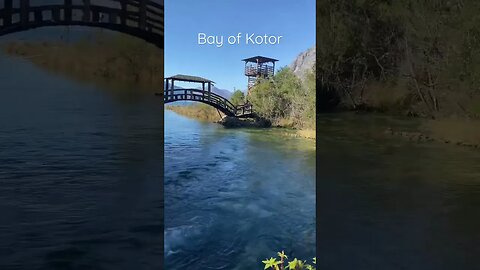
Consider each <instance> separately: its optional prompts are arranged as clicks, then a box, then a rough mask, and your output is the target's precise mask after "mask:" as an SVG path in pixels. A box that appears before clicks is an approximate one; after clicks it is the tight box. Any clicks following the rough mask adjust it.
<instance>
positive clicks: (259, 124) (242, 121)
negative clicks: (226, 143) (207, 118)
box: [218, 116, 272, 128]
mask: <svg viewBox="0 0 480 270" xmlns="http://www.w3.org/2000/svg"><path fill="white" fill-rule="evenodd" d="M218 123H219V124H221V125H223V126H224V127H226V128H242V127H243V128H249V127H250V128H268V127H271V126H272V123H271V122H270V121H269V120H267V119H265V118H261V117H253V118H237V117H232V116H224V117H223V118H222V120H220V121H219V122H218Z"/></svg>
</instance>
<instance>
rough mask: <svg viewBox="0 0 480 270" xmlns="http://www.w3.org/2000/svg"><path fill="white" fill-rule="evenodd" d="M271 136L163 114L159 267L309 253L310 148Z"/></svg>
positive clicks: (243, 265)
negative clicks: (162, 213) (161, 255)
mask: <svg viewBox="0 0 480 270" xmlns="http://www.w3.org/2000/svg"><path fill="white" fill-rule="evenodd" d="M272 133H275V132H274V131H269V130H229V129H224V128H222V127H221V126H218V125H215V124H203V123H199V122H196V121H194V120H189V119H186V118H183V117H181V116H178V115H176V114H174V113H173V112H170V111H167V112H166V113H165V228H166V229H165V256H166V262H165V263H166V266H165V268H166V269H186V268H189V269H261V268H263V265H262V263H261V260H262V259H265V258H266V257H270V256H275V255H276V251H279V250H281V249H285V250H286V252H288V255H292V256H298V257H302V258H307V259H308V258H311V257H313V256H314V255H315V151H314V150H313V149H312V148H311V147H300V146H301V144H310V142H302V141H301V140H298V139H290V138H285V137H281V136H278V135H275V134H272ZM298 148H305V149H298Z"/></svg>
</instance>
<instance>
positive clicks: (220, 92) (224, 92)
mask: <svg viewBox="0 0 480 270" xmlns="http://www.w3.org/2000/svg"><path fill="white" fill-rule="evenodd" d="M212 92H214V93H215V94H217V95H220V96H222V97H224V98H226V99H230V98H231V97H232V94H233V93H232V92H230V91H228V90H226V89H220V88H217V87H215V86H213V87H212Z"/></svg>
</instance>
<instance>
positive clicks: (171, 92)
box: [170, 79, 175, 100]
mask: <svg viewBox="0 0 480 270" xmlns="http://www.w3.org/2000/svg"><path fill="white" fill-rule="evenodd" d="M174 91H175V80H174V79H172V88H171V90H170V97H171V98H172V100H173V93H174Z"/></svg>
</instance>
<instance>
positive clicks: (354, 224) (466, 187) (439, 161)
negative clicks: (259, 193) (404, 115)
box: [317, 114, 480, 270]
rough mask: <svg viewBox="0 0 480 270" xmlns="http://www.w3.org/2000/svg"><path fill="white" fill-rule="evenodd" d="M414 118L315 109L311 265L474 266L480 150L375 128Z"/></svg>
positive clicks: (360, 269) (479, 236) (422, 269)
mask: <svg viewBox="0 0 480 270" xmlns="http://www.w3.org/2000/svg"><path fill="white" fill-rule="evenodd" d="M416 125H418V123H417V122H416V121H412V120H411V119H410V120H405V119H394V118H390V117H384V116H375V115H353V114H330V115H323V116H321V118H320V125H319V133H318V135H317V136H319V140H318V144H317V151H318V156H317V158H318V160H317V161H318V163H317V164H318V165H317V170H318V171H319V172H320V173H319V178H318V180H317V183H318V184H317V190H318V193H317V196H318V198H319V200H318V206H317V209H318V211H319V213H320V217H319V219H318V228H319V231H318V235H319V236H318V237H319V239H321V242H320V243H319V250H318V254H319V255H318V256H319V258H318V259H319V260H318V261H319V269H334V270H336V269H338V270H343V269H357V270H371V269H390V270H403V269H408V270H451V269H462V270H475V269H479V267H478V266H479V264H480V259H479V258H480V257H479V256H478V255H479V254H480V229H479V228H480V215H479V214H480V151H479V150H478V149H471V148H463V147H459V146H455V145H445V144H439V143H414V142H409V141H405V140H403V139H400V138H392V137H386V136H385V135H384V131H385V129H386V128H387V127H394V128H396V129H399V128H401V129H402V130H408V129H412V128H415V127H416Z"/></svg>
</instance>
